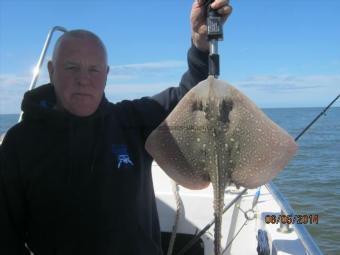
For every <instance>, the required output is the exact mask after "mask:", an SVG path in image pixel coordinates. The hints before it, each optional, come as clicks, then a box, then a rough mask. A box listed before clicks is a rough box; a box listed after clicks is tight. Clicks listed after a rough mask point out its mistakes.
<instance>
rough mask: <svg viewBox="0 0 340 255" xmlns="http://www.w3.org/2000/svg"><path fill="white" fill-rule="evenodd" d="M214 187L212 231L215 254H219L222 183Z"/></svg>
mask: <svg viewBox="0 0 340 255" xmlns="http://www.w3.org/2000/svg"><path fill="white" fill-rule="evenodd" d="M213 189H214V217H215V229H214V231H215V233H214V239H215V240H214V249H215V255H220V254H221V239H222V234H221V232H222V213H223V206H224V185H223V187H221V186H220V185H219V187H215V185H213Z"/></svg>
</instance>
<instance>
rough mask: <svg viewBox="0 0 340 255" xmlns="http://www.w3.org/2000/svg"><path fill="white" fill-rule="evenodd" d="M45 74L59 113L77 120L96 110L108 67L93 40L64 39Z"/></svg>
mask: <svg viewBox="0 0 340 255" xmlns="http://www.w3.org/2000/svg"><path fill="white" fill-rule="evenodd" d="M48 71H49V74H50V79H51V82H52V83H53V84H54V89H55V93H56V96H57V108H58V109H65V110H67V111H68V112H70V113H72V114H74V115H76V116H89V115H91V114H93V113H94V112H95V111H96V110H97V108H98V106H99V103H100V101H101V99H102V97H103V93H104V88H105V84H106V78H107V73H108V66H107V62H106V55H105V51H104V49H103V48H102V47H100V45H99V43H98V42H97V41H96V40H95V39H92V38H76V37H68V38H63V40H62V41H61V42H60V45H59V47H58V49H57V52H56V54H55V55H54V59H53V62H49V63H48Z"/></svg>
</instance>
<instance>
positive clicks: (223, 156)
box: [145, 76, 297, 255]
mask: <svg viewBox="0 0 340 255" xmlns="http://www.w3.org/2000/svg"><path fill="white" fill-rule="evenodd" d="M145 148H146V150H147V151H148V153H149V154H150V155H151V156H152V157H153V158H154V160H155V161H156V162H157V164H158V165H159V166H160V167H161V168H162V169H163V170H164V171H165V172H166V173H167V175H169V177H170V178H172V179H173V180H175V181H176V182H177V183H178V184H180V185H182V186H184V187H186V188H190V189H202V188H204V187H206V186H208V185H209V183H210V182H211V183H212V186H213V191H214V194H213V195H214V205H213V206H214V217H215V254H217V255H219V254H220V242H221V222H222V210H223V206H224V190H225V188H226V186H227V185H229V184H230V183H234V184H236V185H237V186H244V187H245V188H255V187H258V186H261V185H263V184H265V183H267V182H268V181H270V180H271V179H273V178H274V177H275V176H276V175H277V174H278V173H279V172H280V171H281V170H282V169H283V168H284V166H285V165H286V164H287V163H288V162H289V160H290V159H291V157H292V156H293V155H294V154H295V152H296V150H297V144H296V143H295V141H294V139H293V138H292V137H291V136H290V135H289V134H288V133H287V132H286V131H285V130H283V129H282V128H281V127H279V126H278V125H277V124H276V123H274V122H273V121H272V120H270V119H269V118H268V117H267V116H266V115H265V114H264V113H263V112H262V111H261V110H260V109H259V108H258V107H257V106H256V105H255V104H254V103H253V102H252V101H251V100H250V99H249V98H248V97H247V96H245V95H244V94H242V93H241V92H240V91H239V90H238V89H236V88H235V87H233V86H232V85H230V84H228V83H226V82H225V81H221V80H217V79H215V78H214V77H213V76H209V77H208V78H207V79H206V80H204V81H202V82H200V83H199V84H197V85H196V86H195V87H194V88H192V89H191V90H190V91H189V92H188V93H187V94H186V95H185V96H184V97H183V98H182V100H181V101H180V102H179V103H178V104H177V106H176V107H175V108H174V110H173V111H172V112H171V113H170V114H169V116H168V117H167V118H166V119H165V120H164V121H163V122H162V123H161V124H160V125H159V126H158V127H157V128H156V129H155V130H154V131H153V132H152V133H151V134H150V136H149V137H148V139H147V141H146V144H145Z"/></svg>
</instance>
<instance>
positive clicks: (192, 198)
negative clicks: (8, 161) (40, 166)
mask: <svg viewBox="0 0 340 255" xmlns="http://www.w3.org/2000/svg"><path fill="white" fill-rule="evenodd" d="M56 31H60V32H65V31H67V30H66V29H65V28H63V27H59V26H56V27H53V28H52V29H51V30H50V31H49V33H48V35H47V39H46V41H45V44H44V47H43V49H42V52H41V55H40V58H39V61H38V64H37V66H36V69H35V70H37V71H36V72H35V73H34V75H33V78H32V82H31V84H30V86H29V90H31V89H33V88H34V87H35V84H36V82H37V79H38V77H39V71H40V69H41V66H42V63H43V60H44V57H45V54H46V51H47V48H48V46H49V43H50V41H51V37H52V35H53V34H54V32H56ZM20 119H21V118H20ZM20 119H19V121H20ZM0 135H1V134H0ZM2 139H3V135H1V136H0V145H1V142H2ZM152 174H153V183H154V189H155V193H156V199H157V209H158V214H159V219H160V225H161V231H162V243H163V251H164V254H166V251H167V249H168V245H169V240H170V236H171V235H172V232H173V229H174V227H175V229H176V228H177V230H176V238H175V241H174V246H173V253H172V254H174V255H175V254H178V255H180V254H186V255H189V254H195V255H212V254H214V227H213V192H212V187H211V185H210V186H209V187H207V188H206V189H203V190H189V189H186V188H184V187H179V191H178V193H177V194H175V193H174V191H173V190H174V189H173V186H174V184H173V182H172V181H171V179H170V178H169V177H168V176H167V175H166V174H165V173H164V172H163V171H162V170H161V169H160V167H159V166H158V165H157V164H156V163H154V164H153V166H152ZM174 194H175V195H174ZM176 196H177V199H176ZM179 201H181V203H179ZM178 204H180V205H181V206H179V207H178ZM224 204H225V205H226V208H228V210H226V212H225V213H224V215H223V224H222V240H221V246H222V251H223V254H224V255H227V254H230V255H234V254H235V255H236V254H237V255H238V254H246V255H248V254H249V255H253V254H254V255H259V254H261V255H269V254H270V255H284V254H294V255H305V254H309V255H320V254H322V252H321V250H320V249H319V247H318V246H317V244H316V243H315V242H314V240H313V238H312V237H311V235H310V234H309V233H308V231H307V230H306V228H305V227H304V226H303V224H304V223H308V221H312V223H313V224H315V223H316V222H317V220H318V219H317V217H309V215H307V218H305V217H303V218H302V219H300V217H299V215H296V214H295V212H294V210H293V209H292V208H291V206H290V205H289V203H288V202H287V200H286V199H285V198H284V196H283V195H282V194H281V193H280V191H279V190H278V189H277V188H276V186H275V185H274V184H273V183H271V182H269V183H267V184H266V185H264V186H262V187H260V189H249V190H246V189H243V188H240V189H237V188H236V187H235V186H229V187H227V189H226V190H225V198H224ZM177 215H178V219H177V220H176V216H177ZM289 220H291V221H292V223H293V221H294V224H283V223H284V222H287V221H289ZM266 221H267V222H268V223H266ZM298 223H299V224H298ZM300 223H302V224H300ZM205 229H206V231H202V230H205ZM200 232H201V233H200ZM197 234H201V236H197ZM193 238H195V239H197V242H195V243H193V245H191V247H190V245H188V243H189V244H190V243H192V242H190V241H191V240H192V239H193ZM188 247H190V248H188ZM183 248H184V249H187V248H188V249H187V251H186V252H183V250H184V249H183ZM258 248H260V250H259V251H258Z"/></svg>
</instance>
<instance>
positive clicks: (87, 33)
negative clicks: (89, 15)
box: [52, 29, 108, 62]
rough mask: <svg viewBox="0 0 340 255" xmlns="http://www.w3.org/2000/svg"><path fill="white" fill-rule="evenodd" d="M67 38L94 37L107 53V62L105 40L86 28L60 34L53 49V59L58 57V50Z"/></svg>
mask: <svg viewBox="0 0 340 255" xmlns="http://www.w3.org/2000/svg"><path fill="white" fill-rule="evenodd" d="M65 38H79V39H93V40H95V41H96V42H97V44H98V46H99V47H100V48H101V49H102V50H103V52H104V54H105V59H106V62H107V58H108V57H107V51H106V47H105V45H104V43H103V41H102V40H101V39H100V38H99V36H98V35H96V34H95V33H93V32H91V31H88V30H85V29H75V30H70V31H67V32H65V33H64V34H63V35H62V36H60V37H59V38H58V40H57V42H56V43H55V45H54V49H53V55H52V61H54V60H55V59H56V55H57V52H58V49H59V47H60V44H61V42H62V41H63V40H64V39H65Z"/></svg>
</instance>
